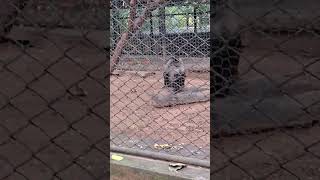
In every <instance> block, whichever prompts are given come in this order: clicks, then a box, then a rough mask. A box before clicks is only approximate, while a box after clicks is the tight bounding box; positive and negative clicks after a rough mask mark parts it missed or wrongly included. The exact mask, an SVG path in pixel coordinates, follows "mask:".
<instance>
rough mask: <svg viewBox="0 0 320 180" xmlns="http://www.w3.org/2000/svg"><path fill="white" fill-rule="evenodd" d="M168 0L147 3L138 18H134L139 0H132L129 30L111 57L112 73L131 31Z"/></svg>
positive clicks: (123, 35)
mask: <svg viewBox="0 0 320 180" xmlns="http://www.w3.org/2000/svg"><path fill="white" fill-rule="evenodd" d="M166 1H167V0H154V1H153V2H151V3H149V4H147V6H146V8H145V9H144V10H143V12H142V14H141V15H140V16H139V17H137V18H136V19H134V17H135V16H136V5H137V0H131V1H130V15H129V19H128V31H127V32H124V33H123V34H122V35H121V38H120V40H119V41H118V43H117V45H116V48H115V50H114V52H113V55H112V57H111V63H112V64H111V66H110V73H112V72H113V71H114V69H115V68H116V66H117V65H118V63H119V60H120V56H121V53H122V50H123V48H124V47H125V45H126V43H127V41H128V38H129V33H135V32H136V31H137V30H138V29H139V28H140V27H141V26H142V25H143V23H144V22H145V20H146V19H147V17H148V13H150V12H151V11H153V10H155V9H156V8H158V7H159V6H160V5H161V4H163V3H165V2H166Z"/></svg>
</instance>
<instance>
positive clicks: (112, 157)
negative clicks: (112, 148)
mask: <svg viewBox="0 0 320 180" xmlns="http://www.w3.org/2000/svg"><path fill="white" fill-rule="evenodd" d="M111 159H112V160H116V161H121V160H122V159H123V157H122V156H119V155H115V154H113V155H112V156H111Z"/></svg>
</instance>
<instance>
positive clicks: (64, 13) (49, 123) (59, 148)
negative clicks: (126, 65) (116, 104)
mask: <svg viewBox="0 0 320 180" xmlns="http://www.w3.org/2000/svg"><path fill="white" fill-rule="evenodd" d="M105 11H106V6H105V4H104V3H103V2H102V1H95V2H93V1H81V2H80V1H33V0H28V1H25V0H13V1H11V0H3V1H1V5H0V23H1V25H0V39H1V43H0V64H1V72H0V84H1V88H0V102H1V103H0V104H1V108H0V134H1V137H0V179H15V180H17V179H29V180H36V179H42V180H46V179H108V178H109V177H108V173H107V171H108V169H107V168H106V164H107V163H108V162H109V158H108V157H109V150H108V144H109V142H108V136H107V134H108V133H107V132H108V131H107V129H108V127H107V124H108V123H107V121H106V120H107V114H106V112H107V108H108V106H107V104H108V103H107V102H108V101H109V100H108V99H107V91H108V88H107V86H106V79H105V78H106V72H107V71H106V69H107V67H106V56H105V54H106V51H105V49H104V48H105V47H106V34H107V32H106V29H107V27H108V26H109V25H108V24H107V22H108V21H107V17H106V15H105Z"/></svg>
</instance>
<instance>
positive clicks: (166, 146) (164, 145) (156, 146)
mask: <svg viewBox="0 0 320 180" xmlns="http://www.w3.org/2000/svg"><path fill="white" fill-rule="evenodd" d="M153 147H154V148H156V149H170V148H171V147H172V145H171V144H154V145H153Z"/></svg>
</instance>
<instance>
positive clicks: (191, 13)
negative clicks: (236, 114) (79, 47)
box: [110, 0, 210, 160]
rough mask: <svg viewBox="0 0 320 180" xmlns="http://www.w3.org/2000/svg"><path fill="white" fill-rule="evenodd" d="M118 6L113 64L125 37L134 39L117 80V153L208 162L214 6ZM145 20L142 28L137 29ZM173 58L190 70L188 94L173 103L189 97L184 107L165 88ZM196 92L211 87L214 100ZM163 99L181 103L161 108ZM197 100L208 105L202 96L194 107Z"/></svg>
mask: <svg viewBox="0 0 320 180" xmlns="http://www.w3.org/2000/svg"><path fill="white" fill-rule="evenodd" d="M117 2H119V1H112V6H111V9H110V11H111V23H112V25H111V35H112V36H111V45H112V46H111V56H110V57H111V64H112V63H113V58H114V55H115V53H116V52H117V48H118V47H119V46H121V43H122V41H123V39H122V38H123V35H124V34H125V33H127V32H128V34H129V35H128V39H126V40H125V46H124V47H123V49H122V50H121V54H120V55H119V62H117V63H115V64H114V65H115V66H116V68H115V71H114V72H113V75H112V76H111V80H110V85H111V90H110V94H111V124H110V127H111V128H110V129H111V134H110V135H111V145H112V146H111V147H126V148H135V149H139V150H141V151H152V152H161V153H167V154H173V155H179V156H183V157H196V158H199V159H207V160H208V158H209V149H210V148H209V144H210V140H209V139H210V133H209V131H210V105H209V99H210V98H209V88H210V83H209V68H210V62H209V52H210V50H209V35H210V34H209V29H210V26H209V25H210V23H209V4H208V3H205V4H201V5H197V4H195V2H188V1H179V2H178V1H167V2H165V1H163V2H161V1H159V2H158V1H150V2H149V1H139V0H138V1H131V3H133V4H129V3H127V2H124V1H121V3H117ZM142 19H143V23H141V26H139V27H130V26H131V25H130V24H131V23H132V24H133V25H132V26H135V25H136V24H138V23H139V21H140V20H142ZM117 55H118V54H117ZM172 57H174V58H177V59H180V60H182V62H183V66H184V69H185V71H186V81H185V87H184V89H183V90H182V91H183V92H178V93H177V94H176V95H173V97H172V98H173V99H174V98H181V101H180V103H177V100H173V99H172V98H171V99H170V97H171V96H170V97H169V95H168V94H166V93H167V92H166V91H167V90H168V88H166V87H165V84H164V77H163V72H164V66H165V64H166V63H167V61H168V60H169V59H170V58H172ZM112 65H113V64H112ZM190 88H191V89H192V88H193V89H195V90H192V91H195V92H197V91H198V90H197V89H206V91H203V93H207V94H201V93H202V91H200V93H199V95H193V94H192V93H188V89H190ZM190 91H191V90H190ZM183 93H185V94H186V96H187V98H186V97H184V96H183ZM169 94H170V93H169ZM156 96H158V97H161V98H167V97H168V99H170V100H163V101H162V102H163V103H168V101H172V102H176V104H172V105H171V106H162V107H161V106H160V105H159V106H156V105H155V103H156V102H154V101H155V97H156ZM162 96H163V97H162ZM192 96H203V97H202V99H201V101H200V100H198V97H195V100H194V101H195V102H194V103H187V101H188V100H189V99H191V98H194V97H192ZM161 98H160V99H161ZM159 101H160V100H159Z"/></svg>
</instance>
